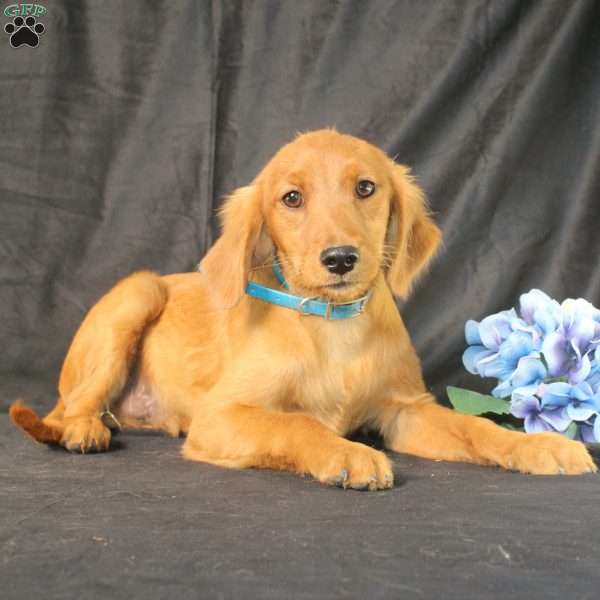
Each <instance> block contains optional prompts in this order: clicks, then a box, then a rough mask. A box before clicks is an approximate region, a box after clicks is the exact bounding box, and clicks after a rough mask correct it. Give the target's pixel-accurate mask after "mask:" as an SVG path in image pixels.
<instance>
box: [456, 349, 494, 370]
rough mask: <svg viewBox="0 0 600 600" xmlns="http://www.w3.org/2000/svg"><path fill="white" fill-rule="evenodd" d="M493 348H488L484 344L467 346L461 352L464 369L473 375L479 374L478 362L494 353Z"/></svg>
mask: <svg viewBox="0 0 600 600" xmlns="http://www.w3.org/2000/svg"><path fill="white" fill-rule="evenodd" d="M494 354H495V352H494V351H493V350H488V349H487V348H485V347H484V346H469V347H468V348H467V349H466V350H465V351H464V353H463V356H462V360H463V365H465V369H467V371H469V373H473V375H480V373H479V363H480V361H481V360H482V359H484V358H488V357H489V356H492V355H494Z"/></svg>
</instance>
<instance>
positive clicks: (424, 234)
mask: <svg viewBox="0 0 600 600" xmlns="http://www.w3.org/2000/svg"><path fill="white" fill-rule="evenodd" d="M221 218H222V234H221V237H220V238H219V239H218V240H217V242H216V243H215V244H214V246H213V247H212V248H211V249H210V251H209V252H208V254H207V255H206V256H205V257H204V260H203V261H202V263H201V264H200V268H199V272H195V273H183V274H176V275H168V276H165V277H160V276H159V275H156V274H154V273H151V272H140V273H134V274H133V275H131V276H130V277H127V278H126V279H124V280H123V281H121V282H120V283H118V284H117V285H116V286H115V287H114V288H113V289H112V290H111V291H109V292H108V293H107V294H106V295H105V296H104V297H103V298H101V299H100V301H99V302H98V303H97V304H96V305H95V306H94V307H93V308H92V309H91V310H90V312H89V314H88V315H87V316H86V318H85V319H84V321H83V323H82V324H81V327H80V328H79V330H78V331H77V333H76V335H75V338H74V339H73V342H72V344H71V347H70V349H69V351H68V354H67V357H66V359H65V362H64V366H63V368H62V372H61V376H60V383H59V393H60V397H59V400H58V403H57V405H56V407H55V408H54V409H53V410H52V411H51V412H50V414H49V415H48V416H47V417H45V418H44V419H40V418H39V417H38V416H37V415H36V414H35V413H34V412H33V411H32V410H30V409H29V408H27V407H25V406H23V405H22V404H19V403H16V404H14V405H13V406H12V407H11V411H10V414H11V416H12V419H13V421H14V422H15V423H16V424H17V425H18V426H20V427H21V428H22V429H24V430H25V431H26V432H27V433H29V434H30V435H31V436H32V437H34V438H35V439H37V440H38V441H41V442H46V443H54V444H61V445H62V446H64V447H65V448H66V449H68V450H71V451H79V452H88V451H99V450H106V449H107V448H108V447H109V442H110V439H111V431H110V428H109V427H107V424H109V421H110V422H111V423H112V424H113V425H116V424H119V425H120V426H123V427H148V428H153V429H159V430H164V431H166V432H168V433H169V434H171V435H174V436H176V435H179V434H182V433H183V434H186V436H187V437H186V440H185V443H184V444H183V455H184V457H185V458H188V459H191V460H198V461H203V462H207V463H212V464H215V465H221V466H223V467H232V468H247V467H256V468H269V469H285V470H290V471H294V472H296V473H302V474H310V475H312V476H313V477H314V478H315V479H317V480H318V481H320V482H323V483H327V484H331V485H339V486H342V487H344V488H354V489H369V490H378V489H384V488H389V487H391V486H392V485H393V474H392V466H391V463H390V460H389V459H388V457H387V456H386V455H385V454H384V453H383V452H380V451H378V450H375V449H372V448H370V447H367V446H365V445H363V444H360V443H356V442H353V441H349V440H348V439H346V438H345V437H344V436H346V435H347V434H349V433H351V432H353V431H355V430H357V429H359V428H368V429H371V430H374V431H376V432H379V433H380V434H381V435H382V436H383V440H384V442H385V445H386V447H387V448H389V449H390V450H393V451H394V452H406V453H410V454H415V455H418V456H422V457H427V458H432V459H442V460H450V461H468V462H473V463H479V464H489V465H500V466H502V467H505V468H507V469H514V470H517V471H522V472H525V473H544V474H550V473H571V474H575V473H585V472H588V471H595V470H596V467H595V465H594V462H593V461H592V459H591V458H590V456H589V454H588V452H587V451H586V449H585V447H584V446H583V445H582V444H580V443H578V442H574V441H571V440H568V439H566V438H564V437H561V436H560V435H558V434H552V433H541V434H536V435H526V434H523V433H516V432H512V431H508V430H506V429H503V428H500V427H498V426H496V425H494V424H493V423H492V422H490V421H488V420H486V419H482V418H477V417H471V416H465V415H461V414H458V413H456V412H453V411H452V410H449V409H447V408H444V407H442V406H439V405H438V404H436V402H435V400H434V398H433V397H432V396H431V394H429V393H428V392H427V389H426V387H425V385H424V383H423V379H422V375H421V368H420V364H419V359H418V358H417V356H416V354H415V351H414V349H413V346H412V344H411V341H410V339H409V337H408V334H407V331H406V328H405V326H404V323H403V322H402V318H401V316H400V314H399V312H398V309H397V307H396V304H395V303H394V298H393V297H394V295H397V296H401V297H404V296H406V295H407V294H408V292H409V290H410V287H411V284H412V283H413V281H414V279H415V277H417V275H419V273H420V272H421V271H422V270H423V269H424V268H425V266H426V265H427V264H428V262H429V261H430V259H431V258H432V256H433V255H434V253H435V251H436V248H437V247H438V244H439V242H440V237H441V236H440V230H439V229H438V227H437V226H436V225H435V224H434V222H433V221H432V219H431V217H430V216H429V215H428V213H427V208H426V206H425V203H424V198H423V193H422V191H421V190H420V189H419V187H417V185H416V184H415V182H414V180H413V179H412V177H411V176H410V172H409V170H408V169H407V168H406V167H404V166H401V165H398V164H395V163H394V162H393V161H392V160H391V159H390V158H388V157H387V156H386V155H385V154H384V153H383V152H382V151H381V150H379V149H377V148H375V147H373V146H371V145H370V144H368V143H366V142H364V141H362V140H360V139H357V138H354V137H351V136H348V135H341V134H339V133H337V132H336V131H333V130H322V131H315V132H312V133H307V134H304V135H300V136H299V137H297V138H296V139H295V140H294V141H292V142H291V143H290V144H288V145H286V146H284V147H283V148H281V150H279V152H277V154H276V155H275V156H274V157H273V159H272V160H271V161H270V162H269V163H268V164H267V166H266V167H265V168H264V169H263V170H262V171H261V172H260V174H259V175H258V176H257V177H256V179H255V180H254V181H253V182H252V183H251V184H250V185H249V186H247V187H243V188H241V189H238V190H237V191H235V192H234V193H233V194H232V195H231V197H230V198H229V199H228V200H227V201H226V203H225V205H224V207H223V209H222V211H221Z"/></svg>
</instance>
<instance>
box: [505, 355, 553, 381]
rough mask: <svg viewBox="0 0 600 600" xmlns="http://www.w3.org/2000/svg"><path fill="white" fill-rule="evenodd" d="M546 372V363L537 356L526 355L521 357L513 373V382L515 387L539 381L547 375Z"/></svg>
mask: <svg viewBox="0 0 600 600" xmlns="http://www.w3.org/2000/svg"><path fill="white" fill-rule="evenodd" d="M546 372H547V371H546V367H545V366H544V363H543V362H542V361H541V360H540V359H539V358H538V357H537V356H535V355H532V356H524V357H523V358H521V359H519V363H518V365H517V368H516V370H515V372H514V373H513V374H512V377H511V382H512V385H513V386H514V387H522V386H524V385H531V384H533V383H539V382H540V381H541V380H543V379H544V377H546Z"/></svg>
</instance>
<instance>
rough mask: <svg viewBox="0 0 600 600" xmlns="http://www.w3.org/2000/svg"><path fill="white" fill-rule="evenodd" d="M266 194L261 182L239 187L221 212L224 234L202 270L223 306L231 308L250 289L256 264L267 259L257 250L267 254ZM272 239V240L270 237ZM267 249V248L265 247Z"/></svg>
mask: <svg viewBox="0 0 600 600" xmlns="http://www.w3.org/2000/svg"><path fill="white" fill-rule="evenodd" d="M261 204H262V194H261V189H260V184H259V183H257V182H254V183H252V184H251V185H249V186H246V187H242V188H239V189H237V190H236V191H235V192H233V194H231V196H229V198H228V199H227V200H226V201H225V204H224V205H223V207H222V208H221V209H220V211H219V217H220V220H221V236H220V237H219V239H218V240H217V241H216V242H215V244H214V245H213V246H212V248H211V249H210V250H209V251H208V253H207V254H206V256H205V257H204V259H203V260H202V262H201V263H200V268H199V270H200V271H201V272H202V273H203V274H204V275H205V276H206V277H207V279H208V286H209V288H208V291H209V293H210V294H211V296H213V297H214V298H215V301H216V303H217V304H218V305H219V306H220V307H222V308H231V307H232V306H234V305H235V304H237V302H238V301H239V300H240V298H241V297H242V295H243V294H244V292H245V289H246V283H247V281H248V275H249V273H250V268H251V267H252V265H253V263H254V264H256V263H257V262H258V261H259V260H265V258H266V255H265V256H261V257H258V256H257V251H259V250H260V252H261V254H267V253H268V252H269V251H270V249H271V245H270V243H266V242H265V240H263V239H262V238H264V237H265V236H266V232H265V224H264V218H263V214H262V207H261ZM267 242H270V240H267ZM265 249H266V250H265Z"/></svg>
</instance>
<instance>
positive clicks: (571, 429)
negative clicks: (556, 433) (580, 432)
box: [562, 421, 577, 439]
mask: <svg viewBox="0 0 600 600" xmlns="http://www.w3.org/2000/svg"><path fill="white" fill-rule="evenodd" d="M576 433H577V423H575V421H571V424H570V425H569V426H568V427H567V428H566V429H565V430H564V431H563V432H562V434H563V435H566V436H567V437H568V438H570V439H573V438H574V437H575V434H576Z"/></svg>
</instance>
